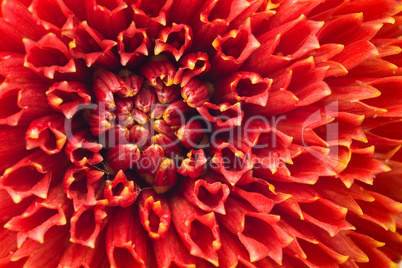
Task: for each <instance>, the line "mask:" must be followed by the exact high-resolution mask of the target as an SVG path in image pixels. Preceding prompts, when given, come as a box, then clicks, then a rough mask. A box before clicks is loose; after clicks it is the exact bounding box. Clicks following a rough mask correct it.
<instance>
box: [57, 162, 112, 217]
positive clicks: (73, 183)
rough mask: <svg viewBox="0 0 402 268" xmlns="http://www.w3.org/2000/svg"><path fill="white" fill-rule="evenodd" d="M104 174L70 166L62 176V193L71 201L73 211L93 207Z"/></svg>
mask: <svg viewBox="0 0 402 268" xmlns="http://www.w3.org/2000/svg"><path fill="white" fill-rule="evenodd" d="M103 176H104V172H102V171H100V170H96V169H90V168H88V167H77V166H75V165H70V167H69V168H68V169H67V171H66V172H65V175H64V180H63V186H64V192H65V193H66V195H67V197H68V198H69V199H72V200H73V204H74V210H75V211H77V210H79V209H80V208H81V207H82V206H84V205H86V206H94V205H96V203H97V198H98V196H99V194H100V190H101V187H100V186H101V178H102V177H103Z"/></svg>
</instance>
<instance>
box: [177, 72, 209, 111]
mask: <svg viewBox="0 0 402 268" xmlns="http://www.w3.org/2000/svg"><path fill="white" fill-rule="evenodd" d="M181 96H182V97H183V99H184V101H185V102H186V103H187V104H188V106H190V107H193V108H197V107H200V106H201V105H203V104H204V103H205V102H207V101H209V96H208V88H207V86H206V85H205V84H203V83H202V82H201V81H200V80H198V79H195V78H193V79H191V80H190V82H188V83H187V84H186V85H185V86H184V87H183V88H182V89H181Z"/></svg>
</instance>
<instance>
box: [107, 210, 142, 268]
mask: <svg viewBox="0 0 402 268" xmlns="http://www.w3.org/2000/svg"><path fill="white" fill-rule="evenodd" d="M106 252H107V256H108V259H109V262H110V265H111V266H112V267H127V266H129V267H134V266H138V267H143V268H145V267H146V264H147V245H146V237H145V232H144V230H143V229H142V227H141V223H140V220H139V219H138V211H137V209H133V208H131V207H129V208H119V209H118V210H117V211H116V212H115V214H114V215H113V218H112V220H111V221H110V223H109V224H108V226H107V230H106Z"/></svg>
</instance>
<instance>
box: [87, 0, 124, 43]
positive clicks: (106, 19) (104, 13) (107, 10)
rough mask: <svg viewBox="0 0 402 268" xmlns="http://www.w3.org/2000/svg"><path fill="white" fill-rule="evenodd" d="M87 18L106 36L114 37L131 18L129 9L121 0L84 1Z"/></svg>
mask: <svg viewBox="0 0 402 268" xmlns="http://www.w3.org/2000/svg"><path fill="white" fill-rule="evenodd" d="M85 4H86V10H87V19H88V22H89V24H90V25H93V26H94V27H95V28H96V29H97V30H98V31H100V32H101V33H102V34H103V35H104V36H105V37H106V38H115V37H116V35H117V34H118V33H119V32H120V31H122V30H124V29H126V28H127V26H128V24H129V21H130V20H131V18H130V17H131V16H130V15H131V14H130V12H131V9H130V8H128V7H129V6H128V4H127V3H126V2H125V1H122V0H116V1H107V2H105V1H101V0H91V1H86V2H85Z"/></svg>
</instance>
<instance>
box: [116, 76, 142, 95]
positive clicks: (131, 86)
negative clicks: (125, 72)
mask: <svg viewBox="0 0 402 268" xmlns="http://www.w3.org/2000/svg"><path fill="white" fill-rule="evenodd" d="M143 80H144V79H143V78H142V77H141V76H139V75H136V74H132V75H129V76H125V77H123V81H124V82H125V83H126V84H127V87H125V88H124V89H122V90H121V91H119V92H117V95H119V96H120V97H123V98H129V97H133V96H135V95H136V94H137V93H138V91H140V89H141V86H142V82H143Z"/></svg>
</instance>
